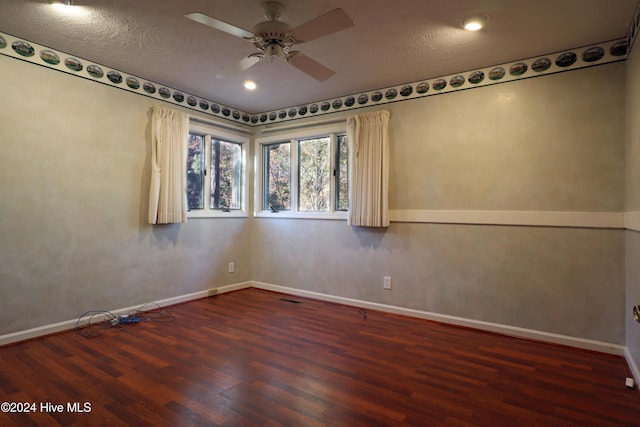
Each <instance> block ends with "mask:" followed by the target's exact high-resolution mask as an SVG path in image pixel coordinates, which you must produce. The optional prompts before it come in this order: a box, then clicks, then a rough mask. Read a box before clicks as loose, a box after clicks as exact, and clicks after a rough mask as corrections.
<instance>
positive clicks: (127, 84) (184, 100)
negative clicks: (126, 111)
mask: <svg viewBox="0 0 640 427" xmlns="http://www.w3.org/2000/svg"><path fill="white" fill-rule="evenodd" d="M0 54H2V55H5V56H10V57H13V58H17V59H21V60H23V61H27V62H31V63H33V64H37V65H41V66H44V67H47V68H51V69H54V70H57V71H62V72H63V73H67V74H71V75H74V76H77V77H82V78H85V79H88V80H93V81H95V82H98V83H102V84H105V85H107V86H113V87H116V88H118V89H122V90H126V91H128V92H133V93H137V94H139V95H144V96H147V97H150V98H155V99H159V100H161V101H165V102H169V103H172V104H176V105H180V106H182V107H186V108H189V109H192V110H195V111H199V112H201V113H205V114H208V115H211V116H215V117H219V118H222V119H226V120H230V121H233V122H237V123H242V124H245V125H251V123H250V121H251V115H250V114H249V113H247V112H245V111H241V110H238V109H236V108H232V107H229V106H227V105H223V104H220V103H218V102H215V101H211V100H209V99H205V98H201V97H198V96H195V95H191V94H188V93H184V92H182V91H180V90H178V89H174V88H171V87H168V86H165V85H162V84H159V83H155V82H152V81H149V80H146V79H143V78H140V77H137V76H133V75H131V74H128V73H125V72H123V71H120V70H116V69H113V68H110V67H106V66H104V65H101V64H97V63H94V62H91V61H88V60H86V59H83V58H80V57H77V56H73V55H70V54H67V53H64V52H60V51H56V50H54V49H51V48H48V47H45V46H42V45H39V44H37V43H32V42H30V41H26V40H24V39H19V38H16V37H14V36H11V35H9V34H5V33H2V32H0Z"/></svg>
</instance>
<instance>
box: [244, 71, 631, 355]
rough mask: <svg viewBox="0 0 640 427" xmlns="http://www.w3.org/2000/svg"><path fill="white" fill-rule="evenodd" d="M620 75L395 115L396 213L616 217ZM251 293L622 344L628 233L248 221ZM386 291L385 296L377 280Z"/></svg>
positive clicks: (528, 84) (620, 174)
mask: <svg viewBox="0 0 640 427" xmlns="http://www.w3.org/2000/svg"><path fill="white" fill-rule="evenodd" d="M624 71H625V70H624V64H623V63H616V64H610V65H606V66H600V67H594V68H588V69H583V70H579V71H574V72H570V73H562V74H556V75H551V76H547V77H542V78H536V79H529V80H524V81H520V82H517V83H509V84H501V85H495V86H489V87H484V88H479V89H474V90H469V91H464V92H456V93H452V94H447V95H439V96H434V97H428V98H423V99H420V100H414V101H407V102H400V103H396V104H392V105H390V106H388V108H389V109H390V110H391V122H390V128H391V156H392V164H391V171H390V191H389V192H390V207H391V209H394V210H421V209H445V210H529V211H585V212H600V211H613V212H621V211H622V210H623V207H624ZM252 252H253V254H254V255H253V268H252V275H253V279H254V280H256V281H261V282H266V283H271V284H276V285H283V286H288V287H293V288H300V289H304V290H308V291H316V292H321V293H328V294H331V295H338V296H343V297H348V298H355V299H361V300H365V301H373V302H380V303H385V304H391V305H397V306H401V307H408V308H414V309H420V310H426V311H430V312H435V313H439V314H444V315H453V316H459V317H464V318H469V319H474V320H481V321H487V322H495V323H501V324H506V325H511V326H519V327H523V328H530V329H534V330H540V331H546V332H551V333H558V334H563V335H569V336H574V337H581V338H587V339H593V340H600V341H605V342H611V343H616V344H624V340H625V327H624V301H625V296H624V232H623V231H622V230H615V229H580V228H562V227H522V226H514V227H509V226H486V225H484V226H483V225H480V226H478V225H447V224H423V223H392V225H391V227H389V229H388V230H386V231H385V230H382V231H379V230H368V229H358V228H351V227H348V226H347V225H346V224H345V223H344V222H340V221H313V220H278V219H266V218H257V219H255V220H254V233H253V250H252ZM385 275H390V276H392V278H393V283H394V285H393V290H391V291H386V290H383V286H382V283H383V276H385Z"/></svg>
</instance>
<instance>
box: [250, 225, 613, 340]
mask: <svg viewBox="0 0 640 427" xmlns="http://www.w3.org/2000/svg"><path fill="white" fill-rule="evenodd" d="M255 230H256V231H255V232H254V235H253V239H254V240H253V242H254V243H253V245H254V246H253V247H254V257H253V276H254V279H255V280H258V281H261V282H265V283H272V284H277V285H282V286H288V287H292V288H299V289H303V290H308V291H314V292H320V293H326V294H330V295H337V296H343V297H348V298H355V299H360V300H364V301H372V302H378V303H383V304H390V305H395V306H400V307H408V308H413V309H419V310H427V311H431V312H435V313H441V314H447V315H452V316H459V317H463V318H468V319H475V320H482V321H487V322H495V323H500V324H506V325H511V326H518V327H523V328H529V329H534V330H539V331H546V332H552V333H558V334H563V335H568V336H574V337H581V338H588V339H594V340H600V341H605V342H612V343H617V344H623V343H624V321H623V315H624V314H623V306H624V286H623V283H624V237H623V233H624V232H623V231H622V230H590V229H579V228H571V229H564V228H547V227H508V226H473V225H445V224H410V223H392V225H391V227H389V229H388V230H386V231H385V230H373V229H364V228H352V227H349V226H347V225H346V224H345V223H344V222H342V221H307V220H305V221H300V220H276V219H257V220H256V226H255ZM265 248H270V250H265ZM383 276H391V277H392V278H393V289H392V290H390V291H387V290H384V289H383V287H382V281H383Z"/></svg>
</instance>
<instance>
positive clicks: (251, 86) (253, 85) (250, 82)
mask: <svg viewBox="0 0 640 427" xmlns="http://www.w3.org/2000/svg"><path fill="white" fill-rule="evenodd" d="M244 87H245V89H248V90H254V89H255V88H256V87H258V86H256V82H254V81H253V80H246V81H245V82H244Z"/></svg>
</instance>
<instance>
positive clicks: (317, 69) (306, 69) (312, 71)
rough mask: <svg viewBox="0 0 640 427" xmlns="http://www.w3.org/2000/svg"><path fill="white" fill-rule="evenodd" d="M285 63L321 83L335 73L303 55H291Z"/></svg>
mask: <svg viewBox="0 0 640 427" xmlns="http://www.w3.org/2000/svg"><path fill="white" fill-rule="evenodd" d="M287 61H289V63H290V64H291V65H293V66H294V67H296V68H297V69H298V70H300V71H302V72H303V73H306V74H308V75H310V76H311V77H313V78H314V79H316V80H318V81H321V82H323V81H325V80H327V79H328V78H329V77H331V76H333V75H334V74H335V73H336V72H335V71H333V70H332V69H330V68H327V67H325V66H324V65H322V64H321V63H319V62H317V61H316V60H315V59H311V58H309V57H308V56H307V55H305V54H303V53H297V54H295V55H291V56H290V57H289V58H288V59H287Z"/></svg>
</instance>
